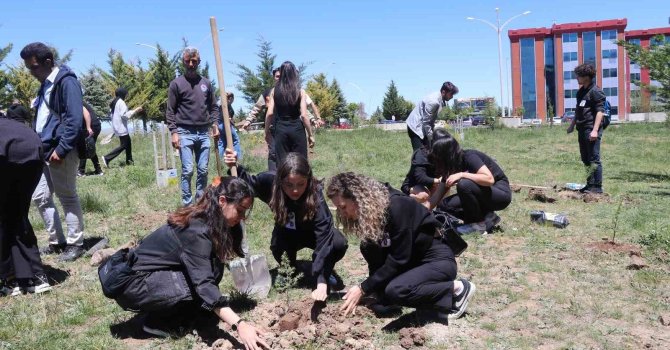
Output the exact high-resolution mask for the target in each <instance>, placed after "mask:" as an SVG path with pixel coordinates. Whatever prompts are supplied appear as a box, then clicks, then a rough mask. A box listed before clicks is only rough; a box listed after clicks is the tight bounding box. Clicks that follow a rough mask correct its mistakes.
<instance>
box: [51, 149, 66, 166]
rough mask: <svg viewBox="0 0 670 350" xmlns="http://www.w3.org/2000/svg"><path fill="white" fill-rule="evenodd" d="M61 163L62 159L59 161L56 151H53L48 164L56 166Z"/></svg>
mask: <svg viewBox="0 0 670 350" xmlns="http://www.w3.org/2000/svg"><path fill="white" fill-rule="evenodd" d="M61 161H63V159H61V158H60V157H59V156H58V153H56V151H53V153H51V157H49V162H50V163H56V164H58V163H60V162H61Z"/></svg>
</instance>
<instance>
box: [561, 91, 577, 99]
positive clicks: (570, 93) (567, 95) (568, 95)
mask: <svg viewBox="0 0 670 350" xmlns="http://www.w3.org/2000/svg"><path fill="white" fill-rule="evenodd" d="M577 91H579V90H577V89H568V90H564V91H563V94H565V98H577Z"/></svg>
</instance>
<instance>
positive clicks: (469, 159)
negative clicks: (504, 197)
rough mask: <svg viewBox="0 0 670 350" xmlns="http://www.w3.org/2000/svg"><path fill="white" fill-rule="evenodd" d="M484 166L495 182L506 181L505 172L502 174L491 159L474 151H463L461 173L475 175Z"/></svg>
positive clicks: (500, 169)
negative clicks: (465, 172)
mask: <svg viewBox="0 0 670 350" xmlns="http://www.w3.org/2000/svg"><path fill="white" fill-rule="evenodd" d="M484 165H486V167H487V168H489V170H490V171H491V174H492V175H493V179H494V180H495V182H498V181H501V180H505V181H507V176H506V175H505V172H503V170H502V168H500V166H499V165H498V163H496V162H495V161H494V160H493V159H492V158H491V157H489V156H487V155H486V154H484V153H482V152H480V151H477V150H475V149H466V150H464V151H463V168H462V171H467V172H469V173H472V174H476V173H477V171H479V169H481V167H482V166H484Z"/></svg>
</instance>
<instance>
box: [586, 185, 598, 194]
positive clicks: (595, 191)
mask: <svg viewBox="0 0 670 350" xmlns="http://www.w3.org/2000/svg"><path fill="white" fill-rule="evenodd" d="M582 193H594V194H602V193H603V188H602V187H600V186H591V187H589V188H588V189H587V190H586V191H583V192H582Z"/></svg>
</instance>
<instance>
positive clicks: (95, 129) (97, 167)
mask: <svg viewBox="0 0 670 350" xmlns="http://www.w3.org/2000/svg"><path fill="white" fill-rule="evenodd" d="M91 129H93V140H95V142H96V143H97V142H98V136H99V135H100V130H101V127H100V126H99V125H98V126H93V127H91ZM91 162H93V168H94V169H95V172H101V171H102V169H100V161H99V160H98V154H97V153H95V154H94V155H93V157H91ZM79 172H80V173H85V172H86V158H84V159H80V160H79Z"/></svg>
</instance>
